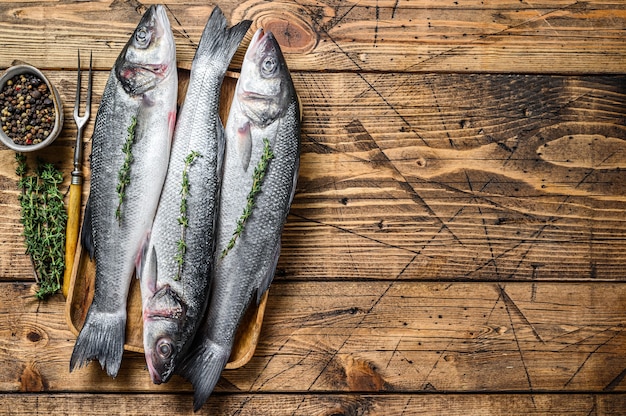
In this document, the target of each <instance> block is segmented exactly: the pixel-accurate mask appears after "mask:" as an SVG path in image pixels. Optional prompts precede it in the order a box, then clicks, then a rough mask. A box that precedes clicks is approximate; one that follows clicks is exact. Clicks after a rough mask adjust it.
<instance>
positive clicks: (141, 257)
mask: <svg viewBox="0 0 626 416" xmlns="http://www.w3.org/2000/svg"><path fill="white" fill-rule="evenodd" d="M149 246H150V231H148V232H147V233H146V236H145V237H144V238H143V240H142V242H141V244H140V245H139V250H138V251H137V257H136V258H135V277H136V278H137V279H141V274H142V273H143V268H144V265H145V259H146V255H147V254H148V247H149Z"/></svg>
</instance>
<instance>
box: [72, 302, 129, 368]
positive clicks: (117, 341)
mask: <svg viewBox="0 0 626 416" xmlns="http://www.w3.org/2000/svg"><path fill="white" fill-rule="evenodd" d="M125 330H126V317H125V316H124V315H121V314H111V313H102V312H94V313H92V311H91V310H90V311H89V313H88V314H87V319H86V320H85V325H84V326H83V329H81V331H80V334H78V338H77V339H76V344H74V351H72V357H71V358H70V372H72V371H74V368H75V367H76V366H78V368H80V367H82V366H84V365H86V364H87V363H88V362H89V361H91V360H94V359H97V360H98V361H99V362H100V366H101V367H102V369H103V370H106V372H107V374H108V375H109V376H111V377H114V378H115V376H117V372H118V371H119V369H120V365H121V363H122V354H123V353H124V340H125Z"/></svg>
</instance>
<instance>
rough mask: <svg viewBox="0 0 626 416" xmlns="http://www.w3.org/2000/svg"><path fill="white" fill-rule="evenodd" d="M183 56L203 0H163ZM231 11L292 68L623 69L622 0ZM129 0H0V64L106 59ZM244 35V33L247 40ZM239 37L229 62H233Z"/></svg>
mask: <svg viewBox="0 0 626 416" xmlns="http://www.w3.org/2000/svg"><path fill="white" fill-rule="evenodd" d="M167 6H168V10H169V14H170V18H171V19H170V20H171V23H172V27H173V29H174V31H175V32H176V41H177V49H178V60H179V64H180V65H181V66H182V67H186V68H188V67H189V66H190V64H191V60H192V58H193V54H194V50H195V45H196V44H197V42H198V39H199V37H200V33H201V30H202V28H203V27H204V24H205V23H206V19H207V18H208V16H209V14H210V11H211V9H212V4H207V3H206V2H201V1H199V0H193V1H184V2H183V1H173V2H168V3H167ZM220 7H221V8H222V9H223V10H224V12H225V14H226V16H228V18H229V20H230V21H231V22H237V21H240V20H242V19H252V20H253V21H254V24H253V27H252V30H251V31H250V33H249V34H248V37H247V41H246V42H248V41H249V39H250V37H251V34H252V33H253V31H254V30H255V29H256V27H258V26H264V27H266V28H269V29H271V30H273V31H274V32H275V33H276V34H277V37H278V39H279V41H280V42H281V45H282V47H283V49H284V51H285V52H286V54H287V61H288V63H289V65H290V67H291V68H292V69H293V70H296V71H302V70H305V71H308V70H314V71H320V70H322V71H326V70H328V71H345V70H349V71H359V72H361V71H390V72H423V73H426V72H517V73H520V72H524V73H578V74H580V73H585V72H591V73H623V72H624V70H625V69H626V40H625V38H624V36H623V30H624V27H626V5H625V4H624V3H623V2H622V1H619V0H614V1H602V0H589V1H585V2H571V1H564V0H559V1H552V2H549V1H539V2H519V1H516V0H502V1H490V2H487V3H486V2H481V1H478V0H469V1H459V2H452V1H450V2H440V1H436V0H412V1H407V0H404V1H391V0H388V1H373V0H368V1H359V2H354V1H349V2H343V1H339V0H326V1H324V2H320V1H318V2H298V1H288V0H282V1H273V2H266V1H262V0H249V1H246V2H243V3H240V2H237V1H232V0H230V1H222V2H220ZM144 10H145V6H144V5H143V4H141V3H137V2H113V3H111V2H108V1H94V2H80V3H66V2H62V1H46V2H11V1H6V2H1V3H0V15H1V16H3V18H2V19H1V20H0V39H2V48H0V67H6V66H8V65H9V64H10V63H11V62H12V61H13V60H15V59H18V60H25V61H29V62H31V63H32V64H33V65H36V66H38V67H41V68H47V69H50V68H55V69H58V68H68V67H69V68H71V67H73V66H74V65H75V62H76V50H77V49H79V48H81V49H92V50H93V51H94V56H95V64H96V66H97V67H98V68H109V67H110V66H111V65H112V63H113V62H114V60H115V58H116V57H117V54H118V53H119V51H120V50H121V49H122V47H123V45H124V44H125V43H126V41H127V39H128V37H129V35H130V33H131V32H132V30H133V29H134V27H135V26H136V24H137V22H138V21H139V17H140V14H141V13H142V12H143V11H144ZM244 46H245V44H244ZM242 56H243V49H241V50H240V52H239V53H238V55H237V57H236V58H235V60H234V62H233V67H239V65H240V62H241V58H242Z"/></svg>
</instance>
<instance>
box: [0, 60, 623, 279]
mask: <svg viewBox="0 0 626 416" xmlns="http://www.w3.org/2000/svg"><path fill="white" fill-rule="evenodd" d="M48 75H49V76H50V78H51V79H52V80H53V82H54V83H55V84H56V85H57V86H58V87H59V90H60V91H61V95H62V100H63V101H64V102H65V103H66V105H65V110H64V111H65V117H66V120H68V121H67V122H66V123H65V127H64V129H63V132H62V134H61V136H60V137H59V138H58V139H57V141H56V142H55V143H54V144H53V145H52V146H51V147H50V148H48V149H47V150H46V151H44V152H41V153H39V154H38V156H42V157H43V158H45V159H47V160H50V161H52V162H55V163H57V164H58V165H59V166H60V168H61V169H62V170H63V171H64V172H65V173H66V175H65V176H66V178H65V185H64V186H67V185H68V183H69V172H70V171H71V163H70V162H71V159H72V151H73V150H72V147H73V143H74V137H75V126H74V123H73V122H72V116H71V111H72V105H71V103H72V102H73V97H74V94H75V74H73V73H72V72H71V71H50V72H49V73H48ZM107 76H108V73H107V72H105V71H98V72H97V73H96V76H95V81H94V92H95V96H94V114H95V108H96V107H97V104H98V103H99V100H100V94H101V92H102V90H103V88H104V82H105V80H106V77H107ZM294 80H295V83H296V87H297V89H298V91H299V94H300V96H301V98H302V103H303V106H304V124H303V127H302V142H303V152H302V162H301V171H300V176H299V180H298V187H297V193H296V198H295V200H294V203H293V206H292V210H291V215H290V216H289V219H288V223H287V225H286V227H285V230H284V234H283V250H282V256H281V260H280V262H279V267H278V274H279V277H278V278H279V279H280V278H289V279H337V278H343V277H349V278H358V279H362V278H371V279H381V278H382V279H388V278H396V277H397V278H401V279H455V280H457V279H467V280H473V279H478V280H485V279H492V280H498V279H509V278H515V279H518V280H519V279H525V280H541V279H546V280H562V279H577V280H580V279H594V280H624V274H623V270H624V269H626V238H625V235H626V223H625V219H624V215H623V212H624V211H625V210H626V197H624V195H626V170H625V167H626V156H625V155H626V145H625V144H624V143H626V142H625V140H626V128H625V127H624V119H626V105H625V104H626V77H624V76H581V77H573V76H570V77H564V76H539V75H535V76H520V75H455V74H441V75H434V74H428V75H419V74H317V73H310V72H309V73H297V74H294ZM94 118H95V117H94ZM92 129H93V120H92V121H91V122H90V123H89V124H88V127H87V131H86V136H85V137H86V138H89V137H90V136H91V133H92ZM86 154H89V146H88V145H87V146H86ZM13 157H14V153H13V152H12V151H10V150H0V162H1V163H0V206H1V207H2V210H1V211H0V240H1V241H2V242H3V248H4V251H3V255H2V256H0V277H1V278H2V279H18V280H19V279H27V278H30V276H32V268H31V265H30V262H29V260H28V258H27V256H25V255H24V254H23V253H24V248H23V241H22V237H21V232H22V231H21V226H20V225H19V209H18V204H17V193H18V192H17V188H16V179H17V178H16V176H15V173H14V167H15V163H14V161H13ZM86 164H87V163H86ZM87 165H88V164H87ZM85 173H86V175H88V169H87V167H86V168H85ZM88 183H89V182H88V180H87V181H86V185H85V187H84V191H85V193H87V192H88ZM85 201H86V198H83V202H85Z"/></svg>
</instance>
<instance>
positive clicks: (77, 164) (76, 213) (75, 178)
mask: <svg viewBox="0 0 626 416" xmlns="http://www.w3.org/2000/svg"><path fill="white" fill-rule="evenodd" d="M91 63H92V54H91V53H90V54H89V76H88V84H87V100H86V102H85V114H83V116H79V112H80V85H81V82H80V75H81V71H80V50H79V51H78V80H77V81H76V102H75V103H74V121H75V122H76V127H77V132H76V144H75V146H74V170H73V171H72V181H71V183H70V195H69V200H68V205H67V230H66V233H65V273H64V275H63V295H64V296H65V297H66V298H67V294H68V292H69V289H70V277H71V275H72V269H73V268H74V260H75V259H74V256H75V254H76V246H77V244H78V229H79V225H80V223H79V220H80V210H81V196H82V192H83V172H82V159H83V143H82V139H83V129H84V128H85V125H86V124H87V121H88V120H89V114H90V107H91V85H92V73H91V71H92V65H91Z"/></svg>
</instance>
